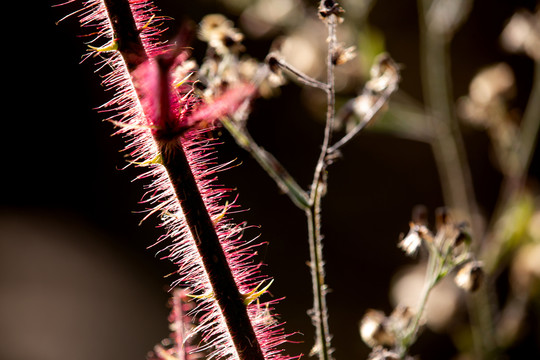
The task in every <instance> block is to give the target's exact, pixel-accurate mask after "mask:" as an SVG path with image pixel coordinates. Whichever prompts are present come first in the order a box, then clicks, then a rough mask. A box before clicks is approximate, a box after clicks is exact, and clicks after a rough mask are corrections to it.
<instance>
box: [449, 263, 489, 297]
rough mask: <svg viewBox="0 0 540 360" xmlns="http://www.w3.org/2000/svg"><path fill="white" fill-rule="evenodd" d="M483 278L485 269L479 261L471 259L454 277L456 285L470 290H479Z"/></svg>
mask: <svg viewBox="0 0 540 360" xmlns="http://www.w3.org/2000/svg"><path fill="white" fill-rule="evenodd" d="M483 280H484V270H483V269H482V264H481V263H480V262H479V261H470V262H468V263H466V264H465V265H464V266H463V267H462V268H461V269H460V270H459V271H458V273H457V275H456V277H455V278H454V281H455V283H456V285H457V286H459V287H460V288H462V289H464V290H466V291H468V292H474V291H476V290H478V288H479V287H480V285H481V284H482V282H483Z"/></svg>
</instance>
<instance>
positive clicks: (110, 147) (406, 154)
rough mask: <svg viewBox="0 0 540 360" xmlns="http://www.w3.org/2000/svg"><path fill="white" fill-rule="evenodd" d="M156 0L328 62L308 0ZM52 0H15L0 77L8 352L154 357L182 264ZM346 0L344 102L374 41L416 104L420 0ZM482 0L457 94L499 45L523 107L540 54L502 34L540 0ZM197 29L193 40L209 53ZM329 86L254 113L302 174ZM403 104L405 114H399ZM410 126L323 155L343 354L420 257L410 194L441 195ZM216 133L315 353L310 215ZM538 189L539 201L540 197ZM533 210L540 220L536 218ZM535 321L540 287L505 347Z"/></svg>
mask: <svg viewBox="0 0 540 360" xmlns="http://www.w3.org/2000/svg"><path fill="white" fill-rule="evenodd" d="M156 4H157V5H158V7H159V8H161V9H162V14H164V15H167V16H170V17H172V18H174V19H176V20H175V21H171V22H169V31H168V32H167V33H166V35H167V36H170V37H171V38H172V37H173V36H174V34H175V31H176V30H177V28H175V26H179V25H180V23H181V21H182V20H184V19H190V20H192V21H195V22H199V21H200V20H201V19H202V17H203V16H204V15H206V14H208V13H215V12H219V13H223V14H225V15H226V16H228V17H229V18H230V19H232V20H234V21H235V23H236V25H237V26H238V27H239V28H240V29H241V30H242V31H243V32H244V34H245V41H244V45H245V46H246V52H247V53H249V54H250V55H251V56H253V57H255V58H257V59H258V60H261V61H262V60H263V59H264V57H265V56H266V54H267V53H268V52H269V50H270V49H271V48H272V46H273V44H275V43H274V39H276V38H278V39H282V40H281V43H282V46H283V48H282V49H283V52H284V55H285V57H286V58H287V59H290V61H291V62H292V63H293V64H295V65H297V66H298V67H302V68H303V69H304V70H305V71H306V72H308V73H310V74H311V75H313V76H315V77H319V76H321V74H324V67H321V66H323V64H324V57H321V56H320V55H319V53H318V51H319V48H318V47H317V46H318V44H320V43H324V40H325V34H324V32H321V30H324V29H323V28H322V25H321V24H319V23H318V22H317V21H318V20H317V19H316V17H314V14H316V6H317V3H316V2H315V1H304V2H301V1H293V0H273V1H250V0H242V1H240V0H238V1H236V2H233V1H225V0H222V1H205V0H198V1H170V0H161V1H156ZM52 5H53V2H50V1H49V2H44V1H40V2H35V3H33V4H32V5H28V4H27V3H22V2H17V3H16V4H15V2H12V4H10V5H7V6H8V10H9V15H10V16H9V19H7V21H8V24H7V25H8V26H6V31H5V35H4V36H3V41H4V49H3V52H4V54H5V56H4V61H5V63H6V65H7V66H6V67H5V68H4V69H5V70H6V74H5V75H4V77H3V78H4V79H7V85H8V88H7V90H6V92H5V93H7V99H5V100H4V106H6V109H5V111H4V115H3V118H4V124H5V125H4V126H3V129H4V130H3V131H2V134H3V138H4V140H3V141H2V142H1V145H0V146H1V149H2V153H3V154H4V155H3V156H2V159H3V166H2V168H3V170H2V176H1V180H0V181H1V183H0V185H1V188H2V189H3V192H2V196H1V197H0V199H1V200H0V359H5V360H53V359H54V360H64V359H66V360H67V359H75V360H86V359H94V360H95V359H100V360H108V359H111V360H112V359H115V360H121V359H126V360H128V359H130V360H133V359H144V358H145V355H146V353H147V352H148V351H150V350H151V349H152V348H153V346H154V345H155V344H157V343H159V342H160V341H161V340H162V339H163V338H165V337H167V336H168V334H169V329H168V327H167V326H168V325H167V315H168V311H169V309H168V308H167V301H168V292H167V291H168V289H169V285H170V283H171V279H167V278H165V277H164V276H165V275H167V274H169V273H171V272H172V271H174V269H173V268H172V267H171V266H170V264H168V263H167V262H165V261H161V260H159V255H157V254H156V252H157V249H155V248H152V249H147V247H148V246H150V245H152V244H153V243H154V241H155V240H156V239H157V238H158V237H159V235H160V234H161V230H160V229H159V228H156V226H157V224H158V223H157V221H156V219H149V220H148V221H146V222H143V223H142V224H139V223H140V221H141V219H142V217H143V215H142V213H141V212H142V211H143V210H144V206H143V205H141V204H139V200H140V199H141V197H142V195H143V194H144V189H143V186H144V182H142V181H133V180H132V179H134V178H135V177H136V176H137V175H138V174H139V170H138V169H135V168H132V167H128V168H125V166H126V160H125V157H124V154H123V153H120V152H119V150H120V149H122V148H123V139H122V138H121V137H112V136H111V134H112V132H113V127H112V125H111V124H109V123H107V122H103V121H102V120H103V119H104V118H106V117H107V114H106V113H100V112H99V111H97V110H96V108H97V107H99V106H100V105H101V104H103V103H104V102H106V101H107V100H108V99H109V98H110V96H111V95H112V94H110V93H105V92H103V88H102V86H101V85H100V79H101V73H100V72H97V73H96V72H95V69H96V67H95V66H94V64H93V63H92V61H91V60H90V61H85V62H84V63H82V64H80V60H81V56H82V54H84V53H85V52H86V47H85V45H84V41H85V39H84V37H81V36H82V35H84V34H85V31H84V30H81V29H80V27H79V25H78V22H77V19H76V16H72V17H70V18H67V19H65V20H63V21H61V22H60V23H59V24H56V22H58V21H59V20H60V19H62V18H63V17H64V16H66V15H67V14H69V13H71V12H73V11H76V10H77V9H78V6H77V5H76V4H68V5H66V6H62V7H53V6H52ZM342 5H343V6H344V8H345V10H346V11H347V12H346V13H345V22H344V23H343V25H342V27H340V32H339V33H338V38H340V40H341V41H344V42H345V43H346V45H355V46H357V47H358V48H359V49H360V51H361V53H360V55H359V56H358V57H357V59H355V60H353V61H352V62H351V64H348V65H347V67H346V68H345V69H344V70H342V73H341V74H339V79H338V89H339V98H338V102H339V103H340V104H342V103H344V101H345V99H347V98H350V97H354V96H356V95H357V94H358V92H359V90H360V89H361V87H362V85H363V83H364V82H365V81H366V74H367V69H369V66H370V65H371V61H372V59H373V56H374V55H375V54H376V53H377V52H379V51H383V50H384V51H387V52H388V53H390V55H391V56H392V57H393V58H394V59H395V61H397V62H398V63H400V64H401V65H402V81H401V83H400V91H399V93H398V94H396V97H395V98H397V100H402V102H401V104H403V103H406V104H409V105H411V107H412V108H415V107H419V106H421V105H420V104H422V102H423V96H422V88H421V86H422V84H421V79H420V76H421V74H420V73H421V69H420V58H419V52H420V49H419V30H418V11H417V4H416V2H415V1H412V0H399V1H397V0H378V1H371V2H370V1H361V0H348V1H343V3H342ZM471 6H472V7H471V8H470V13H469V14H468V19H467V21H466V22H465V23H464V24H463V25H462V26H461V27H460V28H459V29H458V30H457V31H456V33H455V36H454V38H453V41H452V44H451V61H452V68H451V76H452V82H453V93H454V97H455V100H456V103H458V102H459V99H461V98H463V97H464V96H467V95H468V93H469V84H470V82H471V80H472V79H473V77H474V76H475V75H476V74H477V73H478V72H479V71H480V70H481V69H482V68H484V67H486V66H489V65H493V64H496V63H500V62H505V63H507V64H508V65H509V66H510V68H511V70H512V71H513V73H514V76H515V82H514V93H513V94H514V96H513V97H512V99H511V100H510V102H509V104H510V105H509V106H510V107H511V109H512V111H513V112H515V113H516V114H520V113H522V112H523V111H524V108H525V105H526V104H527V100H528V95H529V92H530V90H531V87H532V79H533V68H534V61H533V60H531V58H530V57H528V56H526V55H524V54H514V53H510V52H508V51H506V50H505V49H503V48H502V46H501V42H500V34H501V32H502V31H503V29H504V27H505V25H506V24H507V22H508V21H509V19H510V18H511V17H512V15H513V14H514V13H515V12H516V11H517V10H519V9H527V10H529V11H534V10H535V7H536V6H537V2H536V1H526V0H515V1H498V2H492V1H488V0H478V1H474V3H473V4H472V5H471ZM537 25H538V24H537ZM286 39H288V40H286ZM291 39H293V40H294V41H293V40H291ZM287 41H288V42H287ZM295 41H296V42H295ZM203 46H204V45H203V44H202V43H201V42H199V41H196V42H195V43H194V44H193V47H194V56H195V57H196V58H198V59H199V60H200V59H201V58H202V56H203V54H204V50H203V49H204V48H203ZM318 63H320V64H318ZM321 71H322V72H321ZM340 71H341V70H340ZM322 76H323V75H322ZM322 79H324V76H323V78H322ZM4 81H5V80H4ZM319 95H320V94H317V93H314V92H311V91H307V90H305V89H302V87H301V86H298V85H296V84H294V83H293V82H289V83H288V84H286V85H285V86H284V87H282V88H281V91H280V94H279V96H276V97H273V98H270V99H261V100H260V101H257V102H256V104H255V107H254V109H253V113H252V116H251V117H250V120H249V123H248V127H249V129H250V131H251V134H252V135H253V137H254V138H255V139H256V140H257V141H258V143H259V144H260V145H261V146H263V147H264V148H266V149H267V150H268V151H270V152H271V153H273V154H274V156H275V157H276V158H277V159H279V160H280V161H281V162H282V164H283V165H284V166H285V167H286V168H287V169H288V170H289V172H290V173H291V174H292V175H293V176H294V177H295V178H296V179H297V180H298V182H299V183H300V184H301V185H302V186H304V187H306V188H307V186H308V184H309V183H310V181H311V177H312V174H313V169H314V165H315V162H316V159H317V156H318V151H319V147H320V144H321V141H322V135H323V122H322V118H323V117H324V106H325V105H324V103H322V102H321V101H320V100H321V99H320V98H319V97H320V96H319ZM397 100H396V101H397ZM321 104H322V107H321ZM390 109H392V106H390ZM393 114H394V117H397V118H398V120H400V121H402V122H404V123H406V122H407V117H405V116H404V115H403V113H393ZM396 114H397V115H396ZM385 118H386V117H385ZM388 118H389V119H390V120H391V118H390V117H388ZM390 120H388V121H390ZM383 121H384V119H383ZM410 130H411V129H409V132H405V133H407V136H400V134H399V133H396V132H395V131H386V130H385V129H384V127H382V126H381V127H376V126H375V127H373V129H369V130H367V131H365V132H364V133H362V134H361V135H360V136H358V137H357V138H356V139H355V140H354V141H353V142H351V143H350V144H348V145H347V146H346V147H345V148H344V149H343V156H342V158H341V159H339V160H338V161H336V163H335V164H334V165H332V166H331V167H330V169H329V189H328V194H327V195H326V197H325V198H324V203H323V214H322V218H323V229H322V232H323V234H324V235H325V240H324V251H325V259H326V271H327V283H328V286H329V288H330V289H331V292H330V293H329V295H328V306H329V311H330V328H331V332H332V334H333V335H334V337H333V341H332V344H333V346H334V347H335V349H336V350H335V356H336V358H337V359H364V358H366V357H367V354H368V353H369V351H370V349H369V348H368V347H367V346H366V345H365V344H364V343H363V342H362V340H361V338H360V336H359V334H358V324H359V321H360V319H361V318H362V316H363V314H364V313H365V311H366V310H367V309H368V308H377V309H381V310H383V311H385V312H386V313H389V312H391V310H392V309H393V307H394V304H393V302H392V299H391V296H390V289H391V286H392V284H393V282H394V279H395V276H396V274H398V273H399V272H400V271H401V270H402V269H403V268H404V267H405V266H408V265H414V264H415V263H417V260H415V259H410V258H407V257H406V256H405V255H404V254H403V253H402V251H401V250H400V249H398V248H397V246H396V244H397V242H398V239H399V235H400V234H401V233H404V232H407V231H408V229H409V228H408V222H409V220H410V216H411V210H412V208H413V207H414V206H415V205H417V204H423V205H425V206H426V207H427V208H428V209H429V211H431V212H433V211H434V210H435V208H437V207H439V206H441V205H443V195H442V191H441V187H440V182H439V177H438V173H437V167H436V165H435V162H434V161H435V160H434V157H433V155H432V151H431V148H430V146H429V145H428V144H427V143H425V142H422V141H418V139H415V137H414V136H412V135H414V131H413V134H412V135H411V131H410ZM413 130H414V129H413ZM463 130H464V137H465V143H466V147H467V150H468V154H469V161H470V165H471V171H472V175H473V178H474V187H475V191H476V195H477V200H478V203H479V205H480V208H481V211H482V213H483V214H484V215H486V216H488V217H489V215H490V214H491V213H492V212H493V209H494V206H495V203H496V199H497V197H498V195H499V189H500V185H501V180H502V175H501V171H500V169H499V168H498V167H497V166H496V164H495V162H494V154H493V150H492V148H491V146H490V139H489V137H488V136H487V135H486V132H485V131H482V130H479V129H478V127H475V126H472V125H471V124H470V123H469V124H468V123H466V122H464V123H463ZM401 135H403V133H402V134H401ZM219 149H220V155H219V156H220V157H221V158H222V159H223V160H233V159H234V160H235V162H236V163H237V164H240V166H236V167H233V168H232V169H230V170H228V171H227V172H225V173H223V174H222V176H221V180H220V181H221V182H222V183H223V184H225V185H227V186H230V187H235V188H236V189H237V190H238V193H239V199H238V202H239V203H240V204H241V205H242V206H243V207H244V208H245V209H246V210H247V211H245V212H242V213H240V214H238V220H239V221H244V220H245V221H247V222H248V223H249V224H252V225H257V226H258V228H256V229H250V230H249V232H250V233H248V235H250V237H255V236H258V235H259V234H260V239H261V241H263V242H266V243H267V245H266V246H264V247H263V248H262V249H261V251H260V260H261V261H263V262H264V263H265V264H267V266H266V267H265V269H264V271H265V273H267V274H269V275H270V276H271V277H274V278H275V279H276V281H275V282H274V284H273V285H272V288H271V289H270V291H271V294H272V296H274V297H277V298H281V297H284V300H282V301H281V302H280V303H279V305H278V307H277V311H278V313H280V314H281V318H282V319H283V320H285V321H286V331H287V332H291V333H294V332H297V334H295V335H293V336H292V337H291V340H293V341H296V342H297V343H293V344H290V345H289V346H288V348H287V353H289V354H291V355H296V354H300V353H303V354H305V357H307V354H308V353H309V351H310V348H311V346H312V344H313V336H314V334H313V328H312V326H311V323H310V319H309V318H308V316H307V314H306V311H307V310H308V309H309V308H311V306H312V298H311V295H310V292H311V281H310V275H309V269H308V267H307V266H306V261H307V260H308V258H309V254H308V244H307V226H306V220H305V216H304V214H303V213H302V211H300V210H299V209H298V208H296V207H295V206H294V205H293V204H292V203H291V202H290V200H289V199H288V198H287V196H285V195H282V194H280V193H279V191H278V189H277V187H276V186H275V184H274V183H273V181H272V180H271V179H270V178H269V177H268V176H267V175H266V174H265V173H264V171H263V170H261V168H260V167H259V166H258V165H257V164H256V163H255V162H254V161H253V160H252V159H251V158H250V157H249V155H248V154H246V153H245V152H244V151H243V150H241V149H240V148H238V147H237V146H236V145H235V144H234V141H233V140H232V139H231V138H230V137H229V136H228V135H227V134H226V133H225V132H224V133H223V145H222V146H220V147H219ZM124 168H125V169H124ZM529 175H530V184H531V186H532V189H534V188H535V186H536V185H537V184H536V182H537V181H538V179H539V178H540V152H539V151H538V150H536V152H535V156H534V157H533V159H532V163H531V167H530V171H529ZM537 194H538V192H536V196H537ZM533 198H534V197H533ZM534 201H536V205H535V206H536V209H537V210H538V199H537V198H536V199H534ZM537 217H538V216H537ZM538 224H539V223H538V222H536V225H538ZM536 225H531V228H532V226H535V228H536V231H537V232H538V228H537V227H536ZM538 262H539V263H540V259H538ZM506 272H508V269H506V268H503V269H501V271H500V272H499V273H498V274H497V275H498V277H497V279H498V283H497V289H498V291H499V292H498V297H497V299H498V301H500V302H501V303H502V304H504V302H505V299H506V294H507V293H508V292H509V288H511V285H510V284H509V280H508V279H509V276H507V275H505V274H506ZM459 301H461V300H456V302H455V303H454V305H453V306H457V308H458V309H457V310H455V312H452V313H451V314H452V316H454V318H456V319H462V318H463V317H465V310H466V309H465V307H466V305H465V304H464V303H463V302H462V301H461V302H459ZM539 324H540V307H539V302H538V299H536V300H534V299H533V301H531V303H530V304H529V305H527V315H526V321H525V324H524V327H523V330H522V331H521V332H520V333H519V335H518V336H516V339H515V341H513V343H512V344H511V346H509V347H508V349H507V350H506V356H507V358H508V359H522V358H538V357H539V356H540V349H539V344H540V335H539V334H540V329H539ZM451 334H453V333H452V331H449V330H448V329H446V330H445V329H442V330H439V331H436V329H427V330H426V331H425V332H424V333H423V335H422V336H421V337H420V339H419V341H418V343H417V344H416V345H415V346H413V348H412V353H413V354H420V355H421V358H423V359H453V358H455V356H456V355H457V353H458V351H457V349H456V345H455V343H456V342H455V338H453V337H452V335H451Z"/></svg>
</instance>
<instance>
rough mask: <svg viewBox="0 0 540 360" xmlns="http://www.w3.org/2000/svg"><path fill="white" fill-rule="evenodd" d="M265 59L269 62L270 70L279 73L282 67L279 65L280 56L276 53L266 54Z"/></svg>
mask: <svg viewBox="0 0 540 360" xmlns="http://www.w3.org/2000/svg"><path fill="white" fill-rule="evenodd" d="M265 61H266V63H267V64H268V67H269V68H270V71H272V72H273V73H275V74H277V73H279V71H280V67H279V58H278V55H277V54H275V53H270V54H268V55H267V56H266V59H265Z"/></svg>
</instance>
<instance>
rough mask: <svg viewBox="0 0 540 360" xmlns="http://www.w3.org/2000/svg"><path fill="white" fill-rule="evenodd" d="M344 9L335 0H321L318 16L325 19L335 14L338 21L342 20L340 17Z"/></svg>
mask: <svg viewBox="0 0 540 360" xmlns="http://www.w3.org/2000/svg"><path fill="white" fill-rule="evenodd" d="M344 12H345V11H344V10H343V8H342V7H341V6H339V4H338V3H337V1H334V0H321V2H320V4H319V18H320V19H321V20H326V19H327V18H328V17H329V16H330V15H335V16H336V17H337V18H338V19H339V21H343V20H342V19H341V17H340V15H341V14H343V13H344Z"/></svg>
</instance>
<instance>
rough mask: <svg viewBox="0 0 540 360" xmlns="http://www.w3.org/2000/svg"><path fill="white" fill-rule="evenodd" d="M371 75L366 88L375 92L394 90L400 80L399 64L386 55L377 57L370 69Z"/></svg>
mask: <svg viewBox="0 0 540 360" xmlns="http://www.w3.org/2000/svg"><path fill="white" fill-rule="evenodd" d="M370 75H371V79H370V80H369V81H368V82H367V84H366V88H368V89H369V90H371V91H373V92H383V91H385V90H387V89H394V88H395V87H396V86H397V84H398V82H399V80H400V75H399V66H398V64H397V63H396V62H395V61H394V60H393V59H392V58H391V57H390V56H389V55H388V54H386V53H383V54H380V55H379V56H377V58H376V59H375V63H374V64H373V66H372V67H371V69H370Z"/></svg>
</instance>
